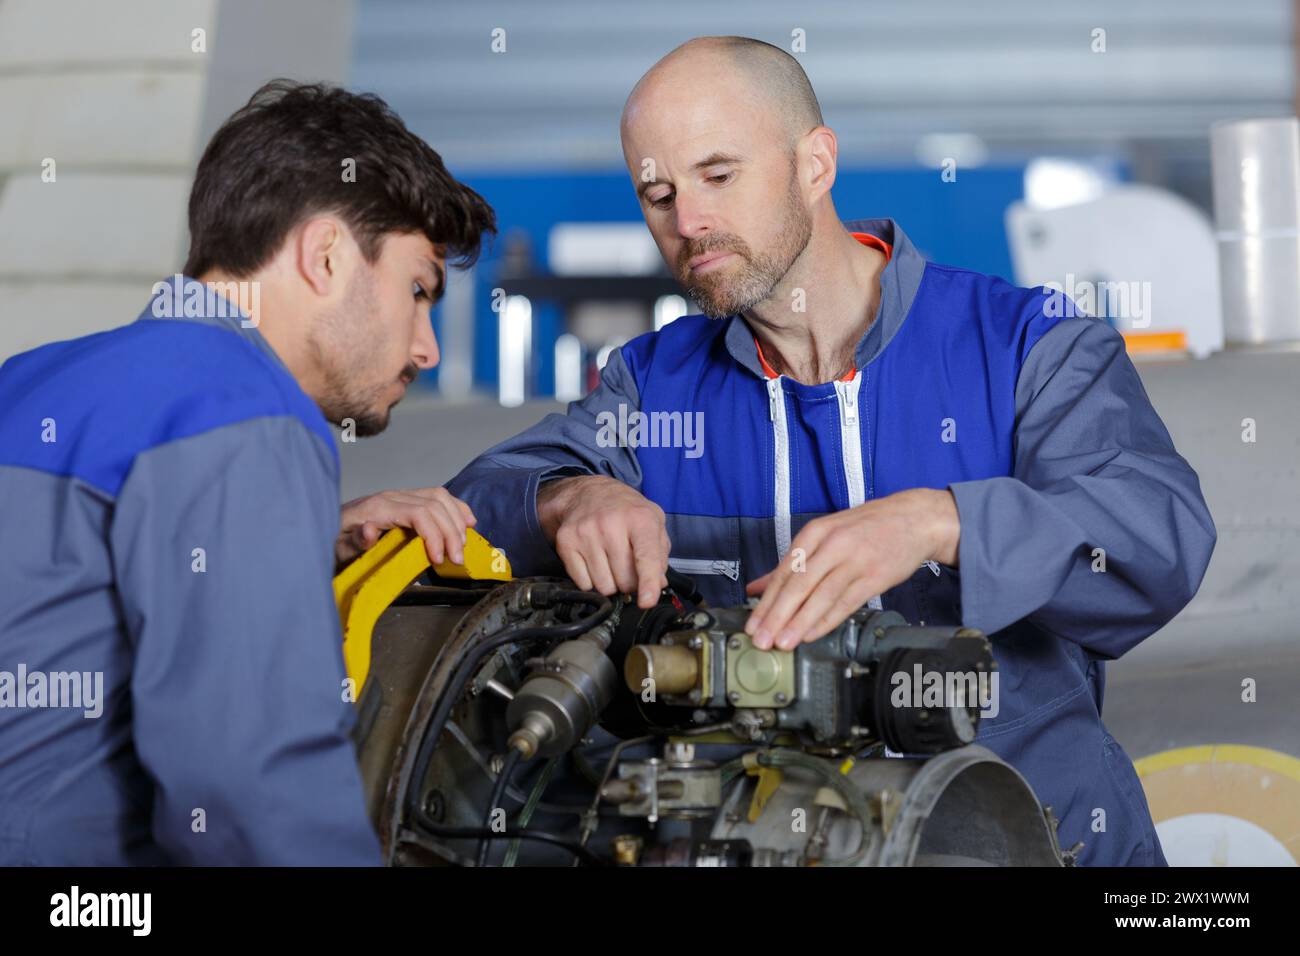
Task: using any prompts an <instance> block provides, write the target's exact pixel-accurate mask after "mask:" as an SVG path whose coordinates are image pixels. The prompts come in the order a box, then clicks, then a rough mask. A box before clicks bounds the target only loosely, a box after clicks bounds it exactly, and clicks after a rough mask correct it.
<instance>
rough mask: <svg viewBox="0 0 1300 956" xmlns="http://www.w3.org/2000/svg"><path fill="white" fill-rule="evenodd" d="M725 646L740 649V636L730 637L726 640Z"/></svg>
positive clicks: (734, 649)
mask: <svg viewBox="0 0 1300 956" xmlns="http://www.w3.org/2000/svg"><path fill="white" fill-rule="evenodd" d="M727 647H729V648H731V650H733V651H738V650H740V638H738V637H732V638H731V640H729V641H727Z"/></svg>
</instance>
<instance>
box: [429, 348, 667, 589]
mask: <svg viewBox="0 0 1300 956" xmlns="http://www.w3.org/2000/svg"><path fill="white" fill-rule="evenodd" d="M620 406H622V407H623V415H624V417H625V416H627V415H630V414H631V413H632V412H634V411H637V410H638V409H639V407H640V397H639V394H638V390H637V386H636V381H635V379H633V377H632V373H631V372H630V371H629V370H628V367H627V364H626V362H624V360H623V353H622V350H621V349H615V350H614V351H612V352H611V353H610V355H609V360H608V361H607V362H606V363H605V367H604V368H603V369H601V372H600V381H599V382H598V383H597V385H596V387H595V388H594V389H593V390H592V391H591V393H590V394H588V395H587V397H586V398H584V399H582V400H581V401H578V402H571V403H569V408H568V411H567V412H566V413H565V414H563V415H560V414H558V413H552V414H550V415H547V416H546V417H545V418H543V419H542V420H541V421H540V422H538V423H537V424H536V425H534V426H533V427H532V428H529V429H527V430H525V431H523V432H520V433H519V434H518V435H516V436H514V437H513V438H508V439H506V440H505V441H503V442H501V444H499V445H496V446H494V447H492V448H489V449H488V450H487V451H485V452H483V454H481V455H479V456H478V457H477V458H475V459H474V460H473V461H472V462H470V463H469V465H467V466H466V467H465V469H464V470H463V471H461V472H460V474H458V475H457V476H456V477H455V478H453V479H452V480H451V481H449V482H448V483H447V489H448V490H449V491H450V492H451V493H452V494H454V495H455V496H456V497H457V498H460V499H461V500H462V501H464V502H465V503H466V504H468V505H469V506H470V508H471V509H472V510H473V511H474V516H475V517H476V518H477V519H478V524H477V525H476V530H477V531H479V532H480V533H481V534H482V535H483V536H484V537H485V538H487V540H488V541H489V542H491V544H492V545H493V547H497V548H501V549H502V551H504V552H505V555H506V558H507V560H509V561H510V565H511V568H512V569H513V571H514V572H515V574H560V573H563V565H562V564H561V562H560V560H559V558H558V557H557V556H556V554H555V549H554V548H553V547H552V546H551V543H550V542H549V541H548V540H547V539H546V535H545V533H544V532H543V531H542V527H541V524H540V523H539V521H538V518H537V487H538V485H540V484H541V483H542V482H543V481H547V480H549V479H552V478H563V477H568V476H573V475H606V476H608V477H610V478H617V479H618V480H619V481H622V482H624V483H626V484H629V485H631V486H632V487H634V488H639V487H640V486H641V466H640V464H639V463H638V462H637V458H636V452H635V451H634V450H633V449H632V448H629V447H627V446H626V445H624V444H620V443H619V442H617V441H610V440H609V438H610V436H611V435H612V434H613V432H612V430H611V429H609V428H604V429H602V425H603V424H605V423H608V422H610V421H614V422H617V421H619V420H620V418H619V412H620ZM608 416H613V418H612V419H610V418H609V417H608Z"/></svg>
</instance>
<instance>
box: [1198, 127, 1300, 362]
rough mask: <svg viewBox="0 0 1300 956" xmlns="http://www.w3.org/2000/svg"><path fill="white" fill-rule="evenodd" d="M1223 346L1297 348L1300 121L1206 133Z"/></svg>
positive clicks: (1299, 326) (1299, 312)
mask: <svg viewBox="0 0 1300 956" xmlns="http://www.w3.org/2000/svg"><path fill="white" fill-rule="evenodd" d="M1210 156H1211V162H1212V166H1213V183H1214V221H1215V227H1216V233H1217V238H1218V247H1219V274H1220V289H1221V296H1222V299H1223V332H1224V341H1225V342H1226V344H1227V345H1229V346H1263V345H1274V344H1279V343H1287V344H1291V343H1294V344H1296V345H1300V294H1298V293H1300V119H1297V118H1296V117H1283V118H1278V119H1255V120H1241V121H1234V122H1227V123H1216V124H1215V125H1214V126H1213V127H1212V129H1211V131H1210Z"/></svg>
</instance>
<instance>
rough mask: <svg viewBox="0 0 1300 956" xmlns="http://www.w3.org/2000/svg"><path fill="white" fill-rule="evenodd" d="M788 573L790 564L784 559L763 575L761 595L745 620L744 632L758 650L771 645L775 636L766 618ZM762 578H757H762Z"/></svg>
mask: <svg viewBox="0 0 1300 956" xmlns="http://www.w3.org/2000/svg"><path fill="white" fill-rule="evenodd" d="M790 574H791V572H790V565H789V564H788V563H787V562H786V561H782V562H781V563H780V564H778V565H777V566H776V567H775V568H773V569H772V570H771V571H769V572H768V573H767V574H766V575H764V578H765V579H766V581H765V583H764V585H763V597H762V598H761V599H760V600H759V602H758V605H757V606H756V607H755V608H754V610H753V611H751V612H750V614H749V619H748V620H747V621H746V622H745V633H747V634H748V635H749V636H750V637H751V638H752V639H753V642H754V645H755V646H756V647H758V648H759V649H760V650H767V649H768V648H769V647H771V646H772V642H773V640H774V638H775V637H776V632H774V631H772V630H771V628H770V627H769V626H768V623H767V619H768V617H769V615H770V614H771V612H772V606H773V604H774V603H775V602H776V601H777V600H778V599H779V598H780V596H781V591H782V590H783V589H784V587H785V584H786V581H787V579H788V578H789V577H790ZM764 578H760V579H759V580H764Z"/></svg>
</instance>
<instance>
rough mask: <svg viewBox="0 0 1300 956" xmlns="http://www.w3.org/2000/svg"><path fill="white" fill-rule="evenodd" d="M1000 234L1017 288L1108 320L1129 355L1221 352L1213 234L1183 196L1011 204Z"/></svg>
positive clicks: (1158, 193) (1115, 194) (1143, 191)
mask: <svg viewBox="0 0 1300 956" xmlns="http://www.w3.org/2000/svg"><path fill="white" fill-rule="evenodd" d="M1006 225H1007V237H1008V240H1009V242H1010V244H1011V260H1012V263H1013V265H1014V266H1015V270H1016V283H1017V284H1018V285H1022V286H1040V285H1047V286H1049V287H1050V288H1053V289H1058V290H1061V291H1064V292H1065V294H1066V295H1067V296H1069V297H1070V298H1071V299H1072V300H1073V301H1074V302H1075V303H1076V305H1077V306H1078V308H1079V310H1080V311H1081V312H1083V313H1086V314H1089V315H1096V316H1100V317H1107V318H1109V319H1110V320H1111V321H1112V323H1113V324H1114V325H1115V327H1116V328H1117V329H1118V330H1119V331H1120V332H1122V333H1124V334H1125V338H1126V340H1127V341H1128V344H1129V350H1130V352H1159V351H1165V352H1168V351H1172V352H1175V353H1179V352H1181V351H1182V350H1184V349H1185V350H1186V351H1188V352H1191V354H1193V355H1195V356H1197V357H1198V358H1202V357H1205V356H1206V355H1209V354H1210V353H1211V352H1215V351H1218V350H1219V349H1221V348H1222V347H1223V319H1222V312H1221V304H1220V298H1219V265H1218V256H1217V253H1216V249H1215V238H1214V231H1213V229H1212V228H1211V225H1210V222H1209V220H1208V219H1207V218H1206V216H1205V215H1204V214H1203V213H1202V212H1201V211H1200V210H1198V209H1197V208H1196V207H1195V206H1193V205H1192V204H1191V203H1189V202H1187V201H1186V200H1184V199H1183V198H1181V197H1180V196H1176V195H1174V194H1173V193H1170V192H1168V191H1166V190H1163V189H1157V188H1155V187H1152V186H1144V185H1123V186H1115V187H1113V188H1112V189H1110V190H1109V191H1107V192H1104V193H1102V194H1101V195H1100V196H1098V197H1096V198H1093V199H1088V200H1085V201H1083V202H1078V203H1073V204H1071V205H1065V206H1059V207H1056V208H1050V209H1043V208H1036V207H1034V206H1031V205H1030V204H1028V203H1026V202H1015V203H1012V204H1011V205H1010V206H1009V207H1007V213H1006ZM1180 334H1181V338H1180Z"/></svg>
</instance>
